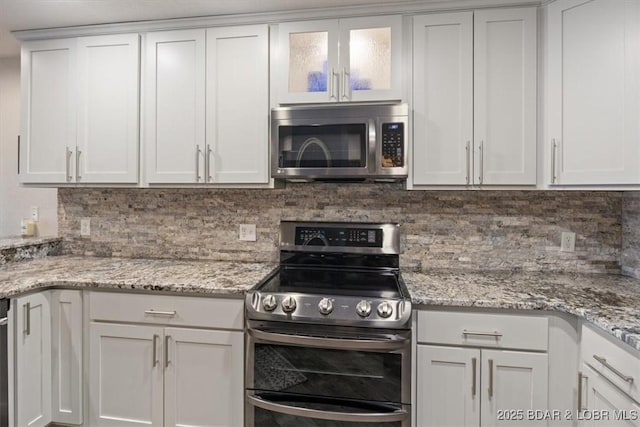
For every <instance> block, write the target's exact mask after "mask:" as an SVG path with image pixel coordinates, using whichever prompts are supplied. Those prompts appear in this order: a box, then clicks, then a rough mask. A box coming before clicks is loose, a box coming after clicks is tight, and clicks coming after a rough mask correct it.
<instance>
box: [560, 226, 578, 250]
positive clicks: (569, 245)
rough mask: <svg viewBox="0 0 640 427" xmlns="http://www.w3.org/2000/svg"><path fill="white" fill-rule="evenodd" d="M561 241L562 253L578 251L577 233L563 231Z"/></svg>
mask: <svg viewBox="0 0 640 427" xmlns="http://www.w3.org/2000/svg"><path fill="white" fill-rule="evenodd" d="M560 239H561V240H560V250H561V251H562V252H574V251H575V250H576V233H572V232H570V231H563V232H562V237H561V238H560Z"/></svg>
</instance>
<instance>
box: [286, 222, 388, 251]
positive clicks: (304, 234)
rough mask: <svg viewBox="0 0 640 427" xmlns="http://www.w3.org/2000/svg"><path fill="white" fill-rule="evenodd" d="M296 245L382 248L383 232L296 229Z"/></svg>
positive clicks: (329, 228)
mask: <svg viewBox="0 0 640 427" xmlns="http://www.w3.org/2000/svg"><path fill="white" fill-rule="evenodd" d="M295 244H296V245H303V246H351V247H360V248H381V247H382V230H380V229H373V228H371V229H367V228H349V227H344V228H335V227H296V231H295Z"/></svg>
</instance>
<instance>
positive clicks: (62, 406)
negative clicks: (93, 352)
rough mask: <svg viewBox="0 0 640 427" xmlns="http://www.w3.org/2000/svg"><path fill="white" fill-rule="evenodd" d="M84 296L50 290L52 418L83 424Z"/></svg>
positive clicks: (77, 292)
mask: <svg viewBox="0 0 640 427" xmlns="http://www.w3.org/2000/svg"><path fill="white" fill-rule="evenodd" d="M82 331H83V328H82V293H81V291H72V290H54V291H51V349H52V350H51V381H52V387H51V418H52V421H53V422H55V423H63V424H82V419H83V418H82V396H83V390H82V383H83V381H82V369H83V367H82V360H83V359H82Z"/></svg>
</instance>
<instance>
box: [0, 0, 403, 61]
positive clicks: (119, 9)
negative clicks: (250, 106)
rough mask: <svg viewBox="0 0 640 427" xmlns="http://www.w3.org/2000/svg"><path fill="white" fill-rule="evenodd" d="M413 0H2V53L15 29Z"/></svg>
mask: <svg viewBox="0 0 640 427" xmlns="http://www.w3.org/2000/svg"><path fill="white" fill-rule="evenodd" d="M408 1H411V0H0V58H2V57H11V56H18V55H19V54H20V45H19V43H18V41H17V40H16V39H15V38H14V37H13V35H11V31H13V30H31V29H41V28H55V27H69V26H76V25H91V24H104V23H109V22H132V21H145V20H153V19H168V18H187V17H196V16H212V15H227V14H240V13H251V12H274V11H283V10H300V9H311V8H314V9H315V8H321V7H332V6H350V5H358V4H372V3H402V2H408Z"/></svg>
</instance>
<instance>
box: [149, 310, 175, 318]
mask: <svg viewBox="0 0 640 427" xmlns="http://www.w3.org/2000/svg"><path fill="white" fill-rule="evenodd" d="M144 314H150V315H152V316H175V315H176V314H178V312H177V311H175V310H173V311H157V310H154V309H149V310H145V311H144Z"/></svg>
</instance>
